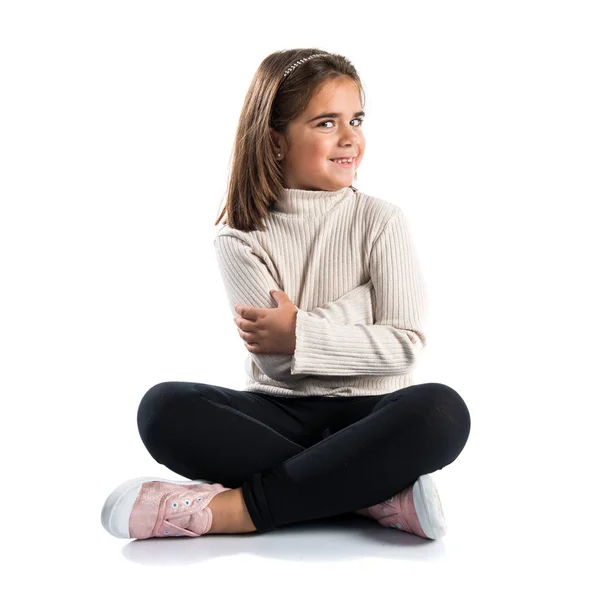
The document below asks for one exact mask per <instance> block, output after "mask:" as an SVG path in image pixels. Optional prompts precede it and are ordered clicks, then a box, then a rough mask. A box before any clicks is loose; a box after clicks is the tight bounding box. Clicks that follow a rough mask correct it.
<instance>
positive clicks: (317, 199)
mask: <svg viewBox="0 0 600 600" xmlns="http://www.w3.org/2000/svg"><path fill="white" fill-rule="evenodd" d="M355 191H356V188H354V187H352V186H348V187H343V188H340V189H339V190H335V191H333V192H331V191H326V190H298V189H295V188H283V189H282V190H281V192H280V193H279V197H278V199H277V202H276V204H275V205H274V206H273V207H272V209H271V211H272V212H273V213H276V214H277V213H281V214H285V215H288V216H295V217H319V216H321V215H324V214H325V213H327V212H329V211H330V210H331V209H332V208H333V207H334V206H335V205H336V204H337V203H338V202H341V201H342V200H345V199H348V198H349V197H350V196H352V195H353V194H354V193H355Z"/></svg>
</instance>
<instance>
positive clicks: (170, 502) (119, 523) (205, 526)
mask: <svg viewBox="0 0 600 600" xmlns="http://www.w3.org/2000/svg"><path fill="white" fill-rule="evenodd" d="M229 489H231V488H226V487H223V486H222V485H221V484H220V483H209V482H207V481H204V480H202V479H199V480H195V481H189V480H188V481H171V480H168V479H160V478H158V477H137V478H135V479H130V480H128V481H126V482H125V483H122V484H121V485H120V486H118V487H117V488H116V489H115V490H114V491H113V492H112V493H111V494H110V496H109V497H108V498H107V499H106V502H105V503H104V506H103V507H102V516H101V521H102V525H103V527H104V529H106V531H108V533H110V534H112V535H114V536H115V537H119V538H136V539H146V538H152V537H179V536H188V537H198V536H201V535H203V534H205V533H206V532H207V531H209V530H210V528H211V526H212V520H213V516H212V511H211V510H210V508H208V504H209V503H210V501H211V500H212V499H213V498H214V497H215V496H216V495H217V494H220V493H221V492H224V491H226V490H229Z"/></svg>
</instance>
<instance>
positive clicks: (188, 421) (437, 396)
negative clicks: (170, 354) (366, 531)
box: [137, 382, 471, 533]
mask: <svg viewBox="0 0 600 600" xmlns="http://www.w3.org/2000/svg"><path fill="white" fill-rule="evenodd" d="M137 421H138V428H139V432H140V436H141V438H142V441H143V443H144V445H145V446H146V448H147V450H148V452H149V453H150V454H151V455H152V457H153V458H154V459H155V460H156V461H157V462H159V463H160V464H163V465H165V466H166V467H167V468H169V469H170V470H172V471H174V472H175V473H178V474H179V475H182V476H183V477H186V478H188V479H192V480H196V479H204V480H208V481H210V482H217V483H221V484H222V485H223V486H225V487H229V488H238V487H241V490H242V495H243V498H244V502H245V504H246V508H247V510H248V513H249V515H250V517H251V519H252V521H253V523H254V525H255V527H256V530H257V532H259V533H264V532H267V531H271V530H273V529H276V528H277V527H280V526H282V525H285V524H287V523H294V522H299V521H308V520H312V519H319V518H325V517H330V516H334V515H339V514H343V513H348V512H353V511H355V510H358V509H361V508H366V507H367V506H372V505H374V504H376V503H378V502H381V501H382V500H384V499H386V498H389V497H390V496H392V495H393V494H395V493H397V492H399V491H401V490H403V489H405V488H406V487H408V486H409V485H410V484H412V483H414V482H415V481H416V480H417V479H418V478H419V477H420V476H421V475H424V474H426V473H433V472H434V471H437V470H439V469H442V468H443V467H445V466H446V465H448V464H450V463H451V462H453V461H454V460H455V459H456V458H457V457H458V455H459V454H460V452H461V451H462V449H463V448H464V446H465V444H466V442H467V439H468V437H469V432H470V428H471V419H470V414H469V411H468V409H467V406H466V404H465V402H464V401H463V399H462V398H461V397H460V395H459V394H458V393H457V392H456V391H454V390H453V389H452V388H450V387H449V386H447V385H444V384H441V383H422V384H417V385H412V386H409V387H406V388H403V389H400V390H397V391H395V392H391V393H389V394H381V395H376V396H355V397H329V396H310V397H291V398H289V397H282V396H273V395H269V394H263V393H257V392H248V391H239V390H232V389H229V388H224V387H220V386H216V385H209V384H203V383H191V382H189V383H188V382H165V383H159V384H157V385H155V386H153V387H152V388H150V389H149V390H148V392H146V394H145V395H144V397H143V398H142V401H141V403H140V406H139V408H138V413H137Z"/></svg>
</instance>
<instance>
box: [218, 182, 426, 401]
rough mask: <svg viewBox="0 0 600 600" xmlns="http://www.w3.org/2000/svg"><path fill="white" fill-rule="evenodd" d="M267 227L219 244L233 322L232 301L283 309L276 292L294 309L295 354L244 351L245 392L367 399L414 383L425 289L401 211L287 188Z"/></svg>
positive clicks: (357, 196)
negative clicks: (282, 292)
mask: <svg viewBox="0 0 600 600" xmlns="http://www.w3.org/2000/svg"><path fill="white" fill-rule="evenodd" d="M265 224H266V227H267V229H266V231H264V232H262V231H251V232H243V231H238V230H236V229H232V228H230V227H228V226H226V225H223V226H222V228H221V229H220V230H219V231H218V233H217V236H216V238H215V241H214V244H215V250H216V255H217V262H218V266H219V270H220V272H221V275H222V278H223V282H224V285H225V290H226V293H227V298H228V300H229V306H230V308H231V314H232V318H233V317H234V316H235V315H236V314H237V313H236V311H235V309H234V306H235V305H236V304H244V305H246V306H257V307H261V308H277V302H276V301H275V300H274V298H272V297H271V295H270V294H269V290H271V289H279V290H283V291H284V292H285V293H286V294H287V295H288V296H289V298H290V300H291V301H292V302H293V303H294V304H295V305H296V307H297V308H298V313H297V315H296V350H295V352H294V354H293V355H290V354H287V355H286V354H255V353H251V352H248V356H247V358H246V365H245V369H246V376H247V378H246V388H245V390H246V391H251V392H261V393H266V394H273V395H276V396H370V395H376V394H387V393H390V392H393V391H395V390H398V389H401V388H404V387H407V386H409V385H413V380H412V374H411V371H412V369H413V367H414V365H415V361H416V360H417V358H418V356H419V353H420V352H421V350H423V348H424V347H425V344H426V338H425V334H424V332H423V327H424V320H425V318H426V314H427V293H426V284H425V282H424V280H423V276H422V273H421V269H420V266H419V261H418V258H417V255H416V252H415V248H414V245H413V242H412V238H411V234H410V227H409V224H408V222H407V219H406V217H405V215H404V213H403V212H402V210H401V209H400V208H399V207H398V206H396V205H395V204H391V203H389V202H386V201H385V200H381V199H379V198H375V197H373V196H368V195H367V194H364V193H361V192H359V191H358V190H356V189H355V188H354V187H345V188H342V189H340V190H337V191H334V192H331V191H310V190H297V189H288V188H284V189H283V191H282V193H281V194H280V197H279V200H278V202H277V204H276V205H275V206H274V207H273V209H272V210H271V212H270V213H269V216H268V217H267V219H266V220H265ZM231 326H232V327H234V326H235V324H233V322H232V325H231ZM240 342H241V339H240ZM241 343H243V342H241Z"/></svg>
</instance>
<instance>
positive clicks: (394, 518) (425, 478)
mask: <svg viewBox="0 0 600 600" xmlns="http://www.w3.org/2000/svg"><path fill="white" fill-rule="evenodd" d="M364 510H366V511H367V512H368V513H369V514H370V515H371V516H372V517H373V518H374V519H376V520H377V521H378V522H379V524H380V525H383V527H395V528H396V529H401V530H402V531H406V532H408V533H412V534H413V535H418V536H421V537H424V538H429V539H432V540H437V539H439V538H441V537H443V536H444V535H446V519H445V518H444V512H443V511H442V504H441V502H440V497H439V495H438V492H437V489H436V487H435V484H434V482H433V479H432V477H431V475H429V474H427V475H421V477H419V479H417V480H416V481H415V482H414V483H413V484H412V485H410V486H408V487H407V488H405V489H404V490H402V491H401V492H398V493H397V494H394V495H393V496H392V497H391V498H388V499H387V500H384V501H383V502H380V503H379V504H375V505H374V506H369V507H368V508H367V509H364ZM365 516H366V515H365Z"/></svg>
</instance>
